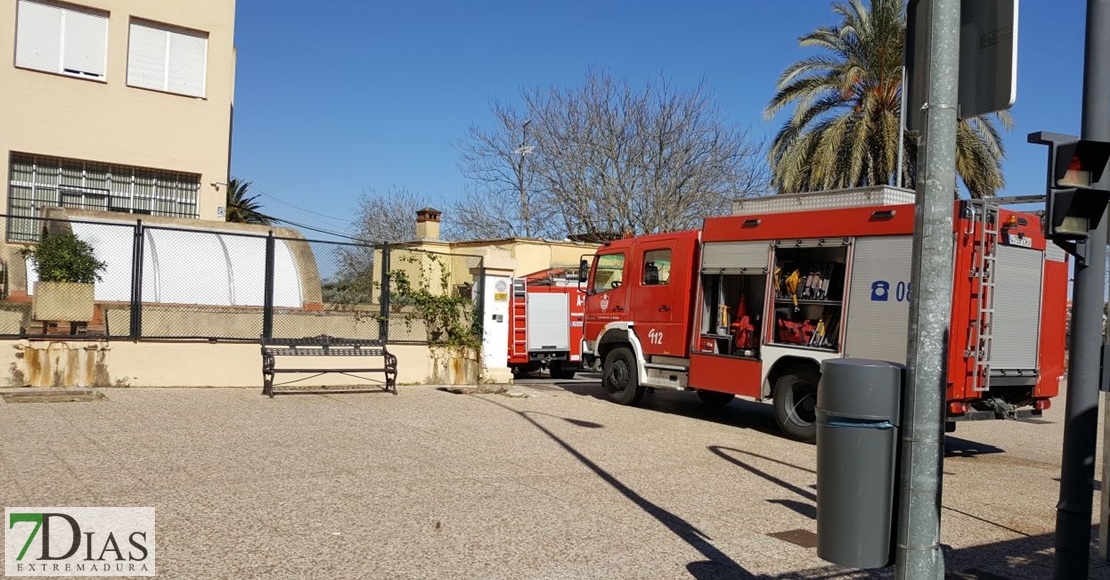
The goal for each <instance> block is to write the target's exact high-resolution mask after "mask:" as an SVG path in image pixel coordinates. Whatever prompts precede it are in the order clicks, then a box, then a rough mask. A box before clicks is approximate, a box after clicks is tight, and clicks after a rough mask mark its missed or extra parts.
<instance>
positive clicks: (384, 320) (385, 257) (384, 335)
mask: <svg viewBox="0 0 1110 580" xmlns="http://www.w3.org/2000/svg"><path fill="white" fill-rule="evenodd" d="M389 252H390V250H389V244H382V254H381V261H382V264H381V268H382V273H381V276H382V279H381V288H382V291H381V298H380V299H379V300H378V301H379V302H381V304H380V312H381V317H380V319H379V320H378V340H380V341H382V344H385V343H386V342H388V341H389V293H390V287H389V269H390V267H391V266H390V264H389V259H390V258H389Z"/></svg>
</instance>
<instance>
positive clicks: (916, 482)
mask: <svg viewBox="0 0 1110 580" xmlns="http://www.w3.org/2000/svg"><path fill="white" fill-rule="evenodd" d="M923 1H929V0H923ZM929 4H930V5H931V6H930V9H929V10H927V12H928V13H929V15H928V22H929V36H930V43H929V59H928V65H927V77H928V81H927V82H926V86H925V94H926V100H925V106H924V107H923V109H924V116H925V117H924V124H923V127H924V131H923V132H922V134H921V149H920V152H919V154H918V161H917V166H918V167H919V168H921V172H920V174H919V176H918V179H917V203H916V207H915V210H914V211H915V219H916V225H915V229H914V239H913V270H912V284H913V300H912V302H911V303H910V328H909V337H908V350H907V357H906V359H907V363H908V368H907V381H908V385H907V390H906V396H905V399H904V401H905V406H904V408H903V411H902V430H901V437H902V442H901V449H902V457H901V461H902V468H901V479H900V484H899V491H900V495H899V497H900V505H899V511H898V514H899V517H898V534H897V538H898V547H897V551H896V558H895V566H896V567H895V578H897V579H898V580H942V579H943V578H944V556H943V554H942V553H941V550H940V505H941V504H940V500H941V485H940V484H941V474H942V469H941V464H942V462H943V451H944V401H945V388H946V382H947V378H946V375H947V372H946V364H945V357H946V355H947V353H948V333H949V324H950V315H951V312H952V252H953V240H952V227H953V224H952V221H953V218H952V213H953V204H954V199H953V194H954V192H955V191H956V122H957V120H958V111H957V108H956V103H957V99H958V87H959V78H960V77H959V67H960V0H931V2H929Z"/></svg>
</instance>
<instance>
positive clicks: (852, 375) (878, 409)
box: [817, 359, 905, 568]
mask: <svg viewBox="0 0 1110 580" xmlns="http://www.w3.org/2000/svg"><path fill="white" fill-rule="evenodd" d="M904 371H905V367H904V366H903V365H900V364H895V363H890V362H885V361H876V360H864V359H830V360H826V361H824V362H823V363H822V365H821V383H820V385H819V386H818V388H817V555H818V556H819V557H820V558H822V559H824V560H827V561H829V562H832V563H834V564H838V565H840V566H847V567H851V568H880V567H883V566H887V565H889V564H890V563H891V561H890V557H891V554H892V551H891V549H890V548H891V543H890V542H891V535H892V524H893V521H894V520H893V516H894V513H895V510H897V506H895V505H894V491H895V485H894V482H895V478H896V476H897V473H896V472H895V469H896V463H897V456H898V424H899V422H900V417H901V400H902V397H901V392H902V383H903V376H904Z"/></svg>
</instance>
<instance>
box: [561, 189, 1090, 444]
mask: <svg viewBox="0 0 1110 580" xmlns="http://www.w3.org/2000/svg"><path fill="white" fill-rule="evenodd" d="M913 195H914V194H913V192H911V191H905V190H898V189H893V188H873V189H865V190H843V191H837V192H822V193H812V194H799V195H782V196H771V197H766V198H758V199H751V200H744V201H743V202H738V205H739V206H740V207H739V210H740V213H741V215H734V216H727V217H715V218H707V219H706V220H705V221H704V226H703V228H702V229H701V230H692V231H685V232H677V233H670V234H656V235H648V236H641V237H635V238H628V239H622V240H615V241H612V242H609V243H607V244H605V245H604V246H602V247H601V248H599V249H598V251H597V253H596V255H595V257H594V260H593V263H592V265H591V267H590V272H589V278H588V281H587V285H586V288H585V291H586V294H587V296H586V312H585V333H584V337H583V355H584V356H585V357H586V360H587V361H590V360H596V361H599V362H600V363H601V366H602V375H603V376H602V384H603V388H604V390H605V393H606V396H607V397H608V398H609V399H611V400H612V401H614V402H617V403H621V404H635V403H637V402H639V401H640V399H641V398H642V397H643V395H644V393H645V391H647V390H648V389H652V388H674V389H684V390H695V391H696V392H697V393H698V395H699V396H700V398H701V399H702V400H703V401H705V402H706V403H708V404H714V405H722V404H727V403H728V402H729V401H731V400H732V399H733V398H734V397H735V396H736V395H741V396H745V397H751V398H753V399H756V400H765V399H772V400H773V402H774V409H775V418H776V421H777V423H778V425H779V427H780V428H781V429H782V431H783V432H784V433H785V434H786V435H787V436H789V437H791V438H794V439H798V440H803V441H812V440H814V438H815V433H816V427H815V420H816V416H815V409H814V406H815V403H816V393H817V386H818V382H819V380H820V370H821V361H823V360H826V359H830V358H838V357H854V358H868V359H878V360H887V361H893V362H899V363H904V362H905V361H906V350H907V338H908V327H909V310H910V308H909V306H910V302H911V300H912V299H913V288H912V287H911V284H910V278H911V276H910V272H911V263H912V260H913V251H914V249H913V228H914V206H913ZM954 211H955V214H954V218H955V219H954V230H953V235H954V237H955V240H956V243H955V255H954V256H953V261H952V264H953V294H952V312H951V327H950V328H951V331H950V343H949V346H948V360H947V362H948V379H947V385H946V389H947V390H946V401H947V404H946V410H947V417H948V421H950V422H951V421H956V420H966V419H988V418H989V419H994V418H1014V417H1018V416H1029V415H1039V414H1040V413H1041V411H1042V410H1043V409H1046V408H1048V406H1049V405H1050V404H1051V398H1052V397H1054V396H1056V395H1057V393H1058V390H1059V382H1060V380H1061V378H1062V376H1063V365H1064V333H1065V316H1066V312H1065V311H1066V302H1067V279H1068V269H1067V260H1066V254H1065V253H1064V252H1063V251H1062V250H1060V249H1059V248H1056V247H1055V246H1054V245H1052V244H1051V243H1046V240H1045V238H1044V236H1043V233H1042V229H1041V222H1040V218H1039V216H1037V215H1034V214H1026V213H1018V212H1011V211H1008V210H1006V209H1004V208H1002V207H1000V206H999V205H997V204H995V203H991V202H981V201H978V200H961V201H957V202H955V204H954ZM950 425H954V423H951V424H950Z"/></svg>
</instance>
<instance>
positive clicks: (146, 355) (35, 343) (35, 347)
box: [0, 340, 462, 391]
mask: <svg viewBox="0 0 1110 580" xmlns="http://www.w3.org/2000/svg"><path fill="white" fill-rule="evenodd" d="M388 348H389V351H390V352H391V353H393V354H394V355H396V356H397V366H398V373H397V382H398V383H399V384H406V383H407V384H413V383H428V382H433V381H434V382H437V383H438V382H442V381H444V379H445V378H448V377H444V376H443V371H442V369H443V366H442V365H443V361H442V360H440V361H438V362H437V361H436V359H434V358H433V357H432V356H431V354H430V352H429V349H428V347H427V346H422V345H389V347H388ZM298 358H302V357H298ZM303 358H309V359H311V360H309V361H301V360H298V361H295V362H292V364H290V362H291V361H289V360H285V361H282V360H279V361H278V365H279V366H280V365H282V363H285V364H286V365H287V366H293V365H295V366H297V367H298V368H317V367H321V368H322V367H325V366H326V365H327V359H326V358H325V357H320V358H316V357H303ZM366 358H367V361H371V360H373V359H374V358H375V357H366ZM380 360H381V359H377V361H378V362H380ZM306 362H307V363H308V364H307V365H306V364H305V363H306ZM343 362H344V364H351V363H358V362H359V361H358V359H357V358H354V357H349V358H347V359H346V360H344V361H343ZM371 364H377V363H371ZM0 368H2V369H6V370H7V372H6V373H5V374H4V377H3V381H2V383H3V384H4V385H5V386H17V387H19V386H40V387H50V386H73V387H76V386H80V387H106V386H132V387H244V388H257V389H259V390H260V391H261V389H262V354H261V351H260V350H259V346H258V345H257V344H249V343H248V344H229V343H196V342H183V343H176V342H137V343H136V342H128V341H88V340H85V341H77V340H74V341H66V340H5V341H0ZM371 376H372V375H371ZM297 378H300V376H298V375H295V374H287V375H278V382H284V381H286V380H290V379H297ZM450 378H451V379H453V378H454V377H450ZM461 378H462V377H460V379H461ZM356 383H358V380H357V379H353V378H349V377H346V376H344V375H336V374H332V375H324V376H321V377H317V378H315V379H310V380H306V381H302V382H299V383H297V384H299V385H304V386H317V385H327V384H331V385H336V384H339V385H344V384H356Z"/></svg>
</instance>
